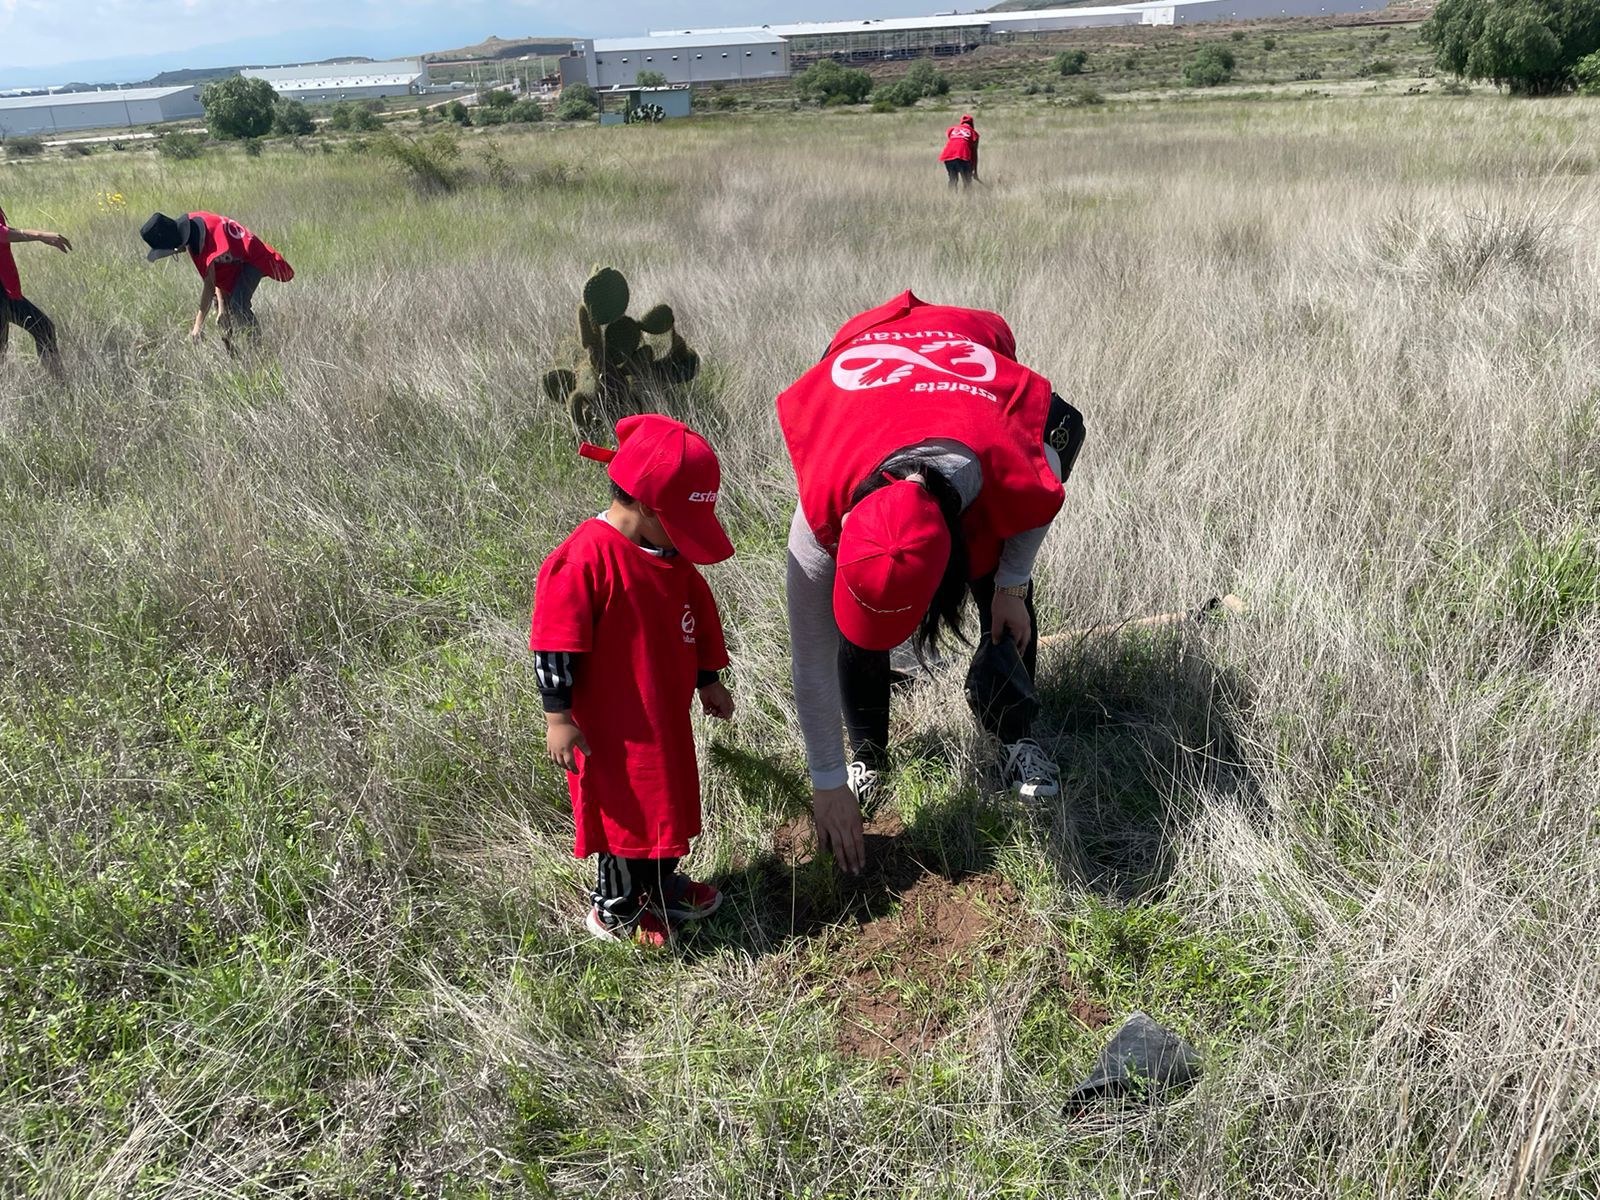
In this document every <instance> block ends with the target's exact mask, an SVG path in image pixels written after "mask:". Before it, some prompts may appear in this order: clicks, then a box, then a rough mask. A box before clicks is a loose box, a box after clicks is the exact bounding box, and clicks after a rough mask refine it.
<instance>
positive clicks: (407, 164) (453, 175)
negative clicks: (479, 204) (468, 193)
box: [372, 131, 461, 192]
mask: <svg viewBox="0 0 1600 1200" xmlns="http://www.w3.org/2000/svg"><path fill="white" fill-rule="evenodd" d="M372 149H373V150H374V151H375V152H376V153H377V154H379V155H380V156H381V157H383V158H386V159H388V160H389V161H390V162H392V163H394V164H395V165H396V166H397V167H400V168H401V169H402V170H403V171H405V173H406V174H407V175H408V176H409V177H410V179H411V182H412V183H413V184H414V185H415V186H416V188H417V190H418V191H422V192H449V191H454V190H455V187H456V185H457V184H458V183H460V182H461V165H460V163H461V143H460V142H458V141H456V139H455V137H454V135H452V134H449V133H445V132H443V131H440V132H439V133H430V134H429V135H428V136H427V137H422V138H408V137H401V136H399V135H397V134H394V133H384V134H382V135H380V136H379V137H378V138H377V139H376V140H375V141H374V142H373V143H372Z"/></svg>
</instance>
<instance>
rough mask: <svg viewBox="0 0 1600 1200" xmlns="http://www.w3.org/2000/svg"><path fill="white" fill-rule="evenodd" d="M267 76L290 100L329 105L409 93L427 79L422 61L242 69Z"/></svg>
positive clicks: (254, 75) (409, 60) (414, 59)
mask: <svg viewBox="0 0 1600 1200" xmlns="http://www.w3.org/2000/svg"><path fill="white" fill-rule="evenodd" d="M240 74H241V75H248V76H249V77H251V78H252V79H265V80H266V81H267V82H268V83H270V84H271V85H272V90H273V91H275V92H277V93H278V95H280V96H282V97H284V98H285V99H287V100H303V101H305V102H306V103H307V104H327V103H331V102H333V101H336V100H370V99H373V98H375V97H379V96H407V95H410V94H411V93H413V92H415V91H417V90H418V89H419V88H421V86H422V85H423V84H424V83H425V82H426V81H427V74H426V72H425V70H424V68H423V66H422V60H421V59H416V58H401V59H394V60H391V61H389V62H365V63H311V64H309V65H307V66H303V67H247V68H245V69H244V70H243V71H241V72H240Z"/></svg>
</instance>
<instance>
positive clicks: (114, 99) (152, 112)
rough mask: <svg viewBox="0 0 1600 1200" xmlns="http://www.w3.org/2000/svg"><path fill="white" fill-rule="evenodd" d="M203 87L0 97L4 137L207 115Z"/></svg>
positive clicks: (0, 127) (149, 123)
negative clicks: (202, 92)
mask: <svg viewBox="0 0 1600 1200" xmlns="http://www.w3.org/2000/svg"><path fill="white" fill-rule="evenodd" d="M204 112H205V110H204V109H203V108H202V107H201V106H200V88H199V87H198V86H196V85H188V86H185V87H159V88H123V89H121V90H119V91H118V90H108V91H103V92H52V93H50V94H49V95H47V96H6V97H0V136H5V137H18V136H21V135H23V134H52V133H77V132H81V131H82V130H85V129H124V128H128V127H131V126H134V125H158V124H160V123H161V122H163V121H184V120H188V119H189V118H191V117H198V116H202V115H203V114H204Z"/></svg>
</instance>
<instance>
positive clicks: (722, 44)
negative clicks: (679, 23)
mask: <svg viewBox="0 0 1600 1200" xmlns="http://www.w3.org/2000/svg"><path fill="white" fill-rule="evenodd" d="M641 71H658V72H660V73H661V74H662V75H665V76H666V78H667V82H668V83H721V82H727V81H736V80H741V79H783V78H784V77H786V76H787V75H788V74H789V44H788V42H787V41H785V40H784V39H783V38H781V37H779V36H777V35H776V34H774V33H769V32H767V31H766V30H761V29H753V30H752V29H740V30H731V31H718V32H714V33H704V34H695V33H689V34H680V35H677V36H674V37H665V38H662V37H655V36H650V37H635V38H584V39H581V40H579V41H577V42H574V43H573V46H572V54H571V55H570V56H569V57H566V58H563V59H562V60H561V82H562V83H587V84H588V85H589V86H590V87H595V88H613V87H632V86H633V84H634V81H635V80H636V79H637V78H638V76H639V72H641Z"/></svg>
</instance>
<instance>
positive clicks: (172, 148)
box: [156, 133, 206, 162]
mask: <svg viewBox="0 0 1600 1200" xmlns="http://www.w3.org/2000/svg"><path fill="white" fill-rule="evenodd" d="M205 152H206V139H205V138H204V137H202V136H201V135H200V134H198V133H169V134H167V136H166V137H164V138H161V139H160V140H159V141H157V142H156V153H157V154H159V155H161V157H162V158H172V159H177V160H179V161H180V162H181V161H187V160H189V159H194V158H199V157H200V156H201V155H202V154H204V153H205Z"/></svg>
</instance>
